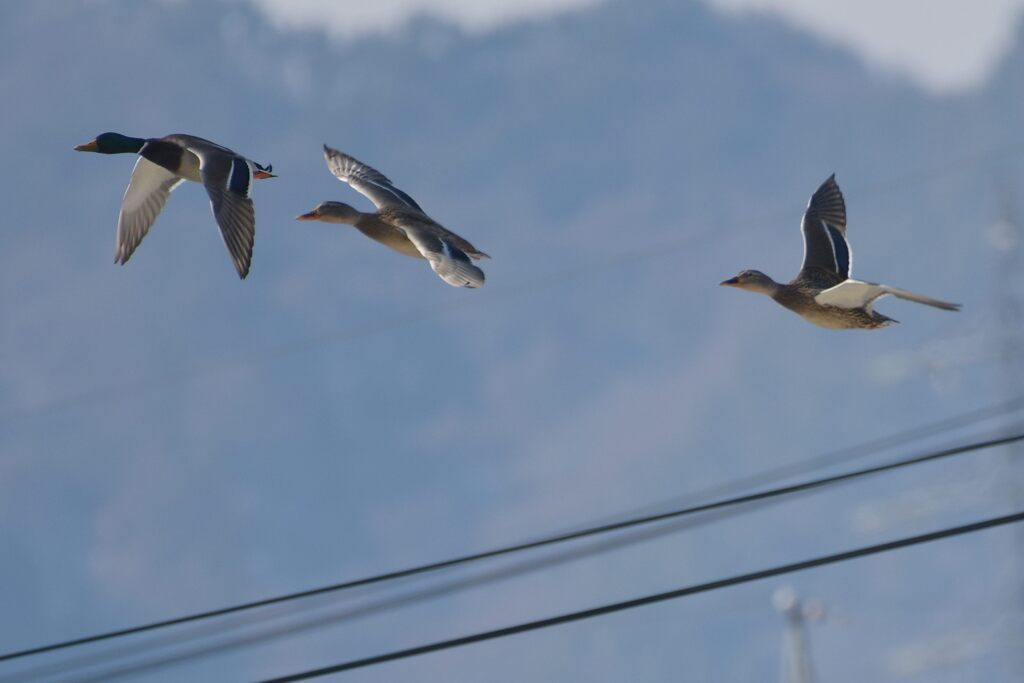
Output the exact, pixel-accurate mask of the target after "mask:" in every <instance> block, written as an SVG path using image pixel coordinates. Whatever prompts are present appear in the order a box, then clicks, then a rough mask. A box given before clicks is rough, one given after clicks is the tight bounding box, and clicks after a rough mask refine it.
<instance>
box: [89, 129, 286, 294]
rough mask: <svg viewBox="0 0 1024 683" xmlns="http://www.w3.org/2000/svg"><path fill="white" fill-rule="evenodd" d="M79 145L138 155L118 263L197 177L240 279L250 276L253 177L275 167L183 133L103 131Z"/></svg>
mask: <svg viewBox="0 0 1024 683" xmlns="http://www.w3.org/2000/svg"><path fill="white" fill-rule="evenodd" d="M75 149H76V150H78V151H79V152H98V153H100V154H138V155H139V160H138V161H136V162H135V169H134V170H133V171H132V179H131V181H130V182H129V183H128V189H127V190H126V191H125V193H124V200H123V201H122V202H121V213H120V215H119V216H118V219H117V250H116V251H115V253H114V261H115V262H116V263H120V264H121V265H124V264H125V263H127V262H128V259H129V258H130V257H131V255H132V252H134V251H135V248H136V247H138V246H139V243H140V242H142V238H143V237H145V236H146V233H147V232H149V228H150V226H152V225H153V222H154V221H155V220H156V217H157V216H158V215H159V214H160V211H161V210H162V209H163V208H164V204H165V203H167V198H168V197H169V196H170V194H171V190H173V189H174V188H176V187H177V186H178V185H180V184H181V183H182V181H185V180H192V181H195V182H197V183H202V184H203V187H205V188H206V193H207V194H208V195H210V204H211V205H212V207H213V217H214V218H215V219H216V220H217V225H218V227H220V232H221V236H222V237H223V238H224V244H225V245H227V248H228V252H229V253H230V254H231V260H232V261H233V262H234V264H235V269H237V270H238V275H239V277H241V278H243V279H244V278H245V276H246V275H248V274H249V264H250V263H251V261H252V247H253V242H254V240H255V238H256V214H255V211H254V209H253V206H252V199H250V194H251V191H252V181H253V180H254V179H261V178H273V177H274V175H273V174H272V173H271V166H260V165H259V164H257V163H256V162H254V161H251V160H249V159H246V158H245V157H243V156H241V155H239V154H236V153H235V152H233V151H231V150H230V149H228V148H227V147H222V146H220V145H218V144H216V143H213V142H210V141H209V140H204V139H203V138H199V137H196V136H194V135H183V134H180V133H179V134H175V135H168V136H166V137H162V138H147V139H143V138H133V137H128V136H126V135H121V134H120V133H103V134H102V135H98V136H96V139H94V140H91V141H89V142H86V143H85V144H82V145H78V146H77V147H75Z"/></svg>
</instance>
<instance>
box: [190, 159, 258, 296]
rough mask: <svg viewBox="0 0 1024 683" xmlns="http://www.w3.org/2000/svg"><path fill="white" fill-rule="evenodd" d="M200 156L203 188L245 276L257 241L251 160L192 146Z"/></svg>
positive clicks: (242, 276) (238, 265) (235, 259)
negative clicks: (251, 195)
mask: <svg viewBox="0 0 1024 683" xmlns="http://www.w3.org/2000/svg"><path fill="white" fill-rule="evenodd" d="M189 151H191V152H192V153H193V154H195V155H196V156H197V157H199V172H200V174H201V175H202V177H203V187H205V188H206V193H207V194H208V195H209V196H210V205H211V206H212V207H213V217H214V218H215V219H216V220H217V226H218V227H219V228H220V234H221V236H222V237H223V238H224V244H225V245H226V246H227V248H228V253H230V254H231V260H232V261H233V262H234V264H235V269H236V270H237V271H238V275H239V277H241V278H243V279H244V278H245V276H246V275H248V274H249V265H250V264H251V263H252V248H253V244H254V243H255V241H256V210H255V209H254V208H253V205H252V199H250V198H249V193H250V191H251V190H252V182H253V171H252V165H251V163H250V162H249V160H248V159H246V158H244V157H240V156H237V155H234V156H232V155H229V154H224V153H221V152H220V151H219V150H218V151H213V150H206V149H203V148H192V147H190V148H189Z"/></svg>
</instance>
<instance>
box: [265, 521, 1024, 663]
mask: <svg viewBox="0 0 1024 683" xmlns="http://www.w3.org/2000/svg"><path fill="white" fill-rule="evenodd" d="M1020 521H1024V512H1015V513H1013V514H1010V515H1004V516H1001V517H992V518H989V519H985V520H982V521H979V522H973V523H971V524H964V525H962V526H956V527H949V528H946V529H942V530H940V531H933V532H931V533H927V534H920V535H917V536H909V537H906V538H901V539H898V540H895V541H889V542H887V543H879V544H877V545H869V546H864V547H861V548H856V549H854V550H847V551H845V552H841V553H835V554H832V555H823V556H821V557H816V558H813V559H810V560H803V561H800V562H792V563H790V564H784V565H779V566H776V567H771V568H769V569H762V570H760V571H755V572H749V573H747V574H738V575H736V576H731V577H728V578H725V579H718V580H716V581H709V582H707V583H700V584H696V585H693V586H686V587H683V588H677V589H676V590H672V591H667V592H665V593H655V594H654V595H646V596H644V597H641V598H634V599H632V600H625V601H622V602H614V603H610V604H606V605H601V606H600V607H592V608H590V609H585V610H580V611H578V612H569V613H567V614H561V615H559V616H555V617H548V618H546V619H538V620H536V621H528V622H524V623H521V624H516V625H514V626H506V627H504V628H499V629H494V630H492V631H483V632H481V633H475V634H472V635H468V636H462V637H460V638H452V639H450V640H441V641H437V642H434V643H429V644H427V645H420V646H417V647H411V648H408V649H405V650H395V651H393V652H386V653H384V654H380V655H375V656H373V657H365V658H363V659H354V660H350V661H347V662H342V663H341V664H335V665H333V666H326V667H322V668H319V669H311V670H309V671H304V672H301V673H297V674H291V675H289V676H281V677H278V678H270V679H266V680H264V681H261V682H260V683H291V682H292V681H304V680H307V679H310V678H317V677H319V676H326V675H327V674H332V673H339V672H342V671H350V670H352V669H360V668H364V667H367V666H374V665H376V664H383V663H385V662H392V661H395V660H398V659H407V658H409V657H416V656H419V655H424V654H428V653H430V652H438V651H441V650H450V649H452V648H456V647H463V646H465V645H472V644H474V643H480V642H483V641H486V640H494V639H496V638H505V637H508V636H513V635H516V634H519V633H526V632H528V631H536V630H538V629H543V628H549V627H551V626H559V625H561V624H568V623H571V622H574V621H582V620H584V619H592V618H594V617H600V616H604V615H606V614H613V613H615V612H621V611H624V610H629V609H634V608H636V607H643V606H645V605H652V604H655V603H658V602H664V601H666V600H675V599H677V598H682V597H686V596H689V595H696V594H698V593H706V592H708V591H713V590H718V589H721V588H728V587H730V586H737V585H740V584H744V583H751V582H753V581H760V580H762V579H768V578H771V577H775V576H781V575H783V574H791V573H793V572H798V571H803V570H805V569H811V568H814V567H821V566H824V565H829V564H836V563H839V562H846V561H848V560H853V559H857V558H860V557H867V556H869V555H877V554H879V553H885V552H889V551H892V550H898V549H900V548H906V547H909V546H913V545H919V544H921V543H930V542H932V541H938V540H942V539H945V538H951V537H954V536H961V535H964V534H970V533H974V532H977V531H983V530H985V529H991V528H994V527H998V526H1003V525H1006V524H1014V523H1017V522H1020Z"/></svg>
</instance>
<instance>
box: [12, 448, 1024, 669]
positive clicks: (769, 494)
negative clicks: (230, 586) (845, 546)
mask: <svg viewBox="0 0 1024 683" xmlns="http://www.w3.org/2000/svg"><path fill="white" fill-rule="evenodd" d="M1018 441H1024V433H1016V434H1013V435H1010V436H1005V437H1000V438H996V439H988V440H984V441H978V442H974V443H970V444H966V445H961V446H956V447H953V448H945V449H942V450H938V451H932V452H929V453H925V454H923V455H919V456H915V457H911V458H906V459H902V460H896V461H893V462H890V463H887V464H884V465H877V466H873V467H868V468H864V469H860V470H855V471H852V472H846V473H843V474H838V475H833V476H829V477H823V478H820V479H815V480H810V481H805V482H801V483H797V484H792V485H789V486H783V487H779V488H775V489H766V490H762V491H757V492H754V493H749V494H745V495H740V496H734V497H731V498H724V499H720V500H716V501H712V502H708V503H702V504H699V505H693V506H689V507H685V508H682V509H676V510H670V511H667V512H660V513H657V514H651V515H645V516H642V517H634V518H631V519H625V520H621V521H617V522H612V523H609V524H603V525H599V526H592V527H588V528H585V529H580V530H578V531H573V532H569V533H564V534H559V535H554V536H549V537H546V538H541V539H538V540H534V541H528V542H525V543H518V544H515V545H510V546H505V547H501V548H495V549H492V550H487V551H483V552H478V553H473V554H469V555H462V556H459V557H455V558H452V559H448V560H442V561H440V562H433V563H429V564H423V565H418V566H414V567H409V568H406V569H401V570H397V571H392V572H387V573H383V574H377V575H373V576H369V577H364V578H361V579H355V580H351V581H345V582H341V583H335V584H331V585H327V586H321V587H319V588H313V589H309V590H305V591H299V592H295V593H288V594H285V595H279V596H275V597H271V598H264V599H262V600H255V601H252V602H246V603H241V604H238V605H233V606H230V607H223V608H220V609H216V610H209V611H205V612H199V613H195V614H190V615H185V616H181V617H176V618H173V619H166V620H162V621H156V622H151V623H148V624H142V625H140V626H133V627H130V628H124V629H119V630H116V631H108V632H105V633H100V634H95V635H91V636H85V637H82V638H76V639H73V640H67V641H63V642H58V643H52V644H49V645H43V646H39V647H33V648H29V649H25V650H20V651H16V652H10V653H6V654H3V655H0V662H2V661H7V660H12V659H18V658H21V657H27V656H30V655H37V654H42V653H44V652H53V651H55V650H61V649H66V648H70V647H75V646H80V645H85V644H88V643H96V642H100V641H103V640H109V639H112V638H118V637H123V636H128V635H132V634H137V633H143V632H146V631H152V630H155V629H159V628H165V627H168V626H174V625H178V624H184V623H188V622H194V621H199V620H202V619H209V618H212V617H218V616H223V615H227V614H233V613H236V612H241V611H245V610H250V609H254V608H257V607H265V606H269V605H275V604H279V603H284V602H290V601H292V600H297V599H300V598H306V597H312V596H315V595H322V594H326V593H332V592H337V591H343V590H348V589H352V588H356V587H358V586H368V585H372V584H377V583H383V582H386V581H392V580H395V579H400V578H404V577H408V576H414V575H416V574H424V573H427V572H433V571H436V570H439V569H445V568H448V567H454V566H458V565H462V564H467V563H470V562H476V561H480V560H485V559H489V558H494V557H500V556H502V555H509V554H512V553H517V552H522V551H525V550H531V549H534V548H541V547H544V546H549V545H555V544H558V543H564V542H567V541H573V540H577V539H581V538H586V537H589V536H596V535H599V534H605V533H609V532H612V531H618V530H620V529H628V528H631V527H637V526H641V525H646V524H652V523H655V522H660V521H664V520H668V519H673V518H677V517H682V516H685V515H691V514H696V513H699V512H706V511H710V510H717V509H722V508H726V507H730V506H733V505H740V504H743V503H750V502H754V501H758V500H765V499H768V498H773V497H777V496H784V495H788V494H792V493H796V492H799V491H805V490H809V489H814V488H819V487H823V486H828V485H830V484H835V483H838V482H841V481H847V480H851V479H857V478H860V477H865V476H868V475H873V474H879V473H881V472H887V471H891V470H896V469H901V468H905V467H910V466H913V465H918V464H922V463H925V462H931V461H935V460H940V459H944V458H949V457H952V456H956V455H960V454H964V453H969V452H972V451H980V450H986V449H989V448H994V447H996V446H1003V445H1006V444H1010V443H1016V442H1018Z"/></svg>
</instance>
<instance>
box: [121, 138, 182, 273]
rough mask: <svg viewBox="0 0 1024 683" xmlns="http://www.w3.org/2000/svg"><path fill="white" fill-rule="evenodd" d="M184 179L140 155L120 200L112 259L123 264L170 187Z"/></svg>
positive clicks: (157, 212)
mask: <svg viewBox="0 0 1024 683" xmlns="http://www.w3.org/2000/svg"><path fill="white" fill-rule="evenodd" d="M183 181H184V178H181V177H179V176H177V175H175V174H174V173H171V172H170V171H168V170H167V169H166V168H164V167H162V166H159V165H157V164H154V163H153V162H152V161H150V160H149V159H146V158H145V157H142V156H140V157H139V160H138V161H136V162H135V168H134V169H133V170H132V178H131V181H129V183H128V189H127V190H125V193H124V199H123V200H122V201H121V213H120V214H119V215H118V217H117V246H116V250H115V252H114V261H115V262H116V263H120V264H121V265H124V264H125V263H127V262H128V259H129V258H130V257H131V255H132V253H133V252H134V251H135V249H136V247H138V246H139V244H140V243H141V242H142V238H143V237H145V236H146V233H148V232H149V229H150V228H151V227H152V226H153V223H154V222H155V221H156V217H157V216H159V215H160V212H161V211H162V210H163V208H164V205H165V204H166V203H167V199H168V197H170V196H171V191H172V190H174V188H175V187H177V186H178V185H179V184H181V183H182V182H183Z"/></svg>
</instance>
